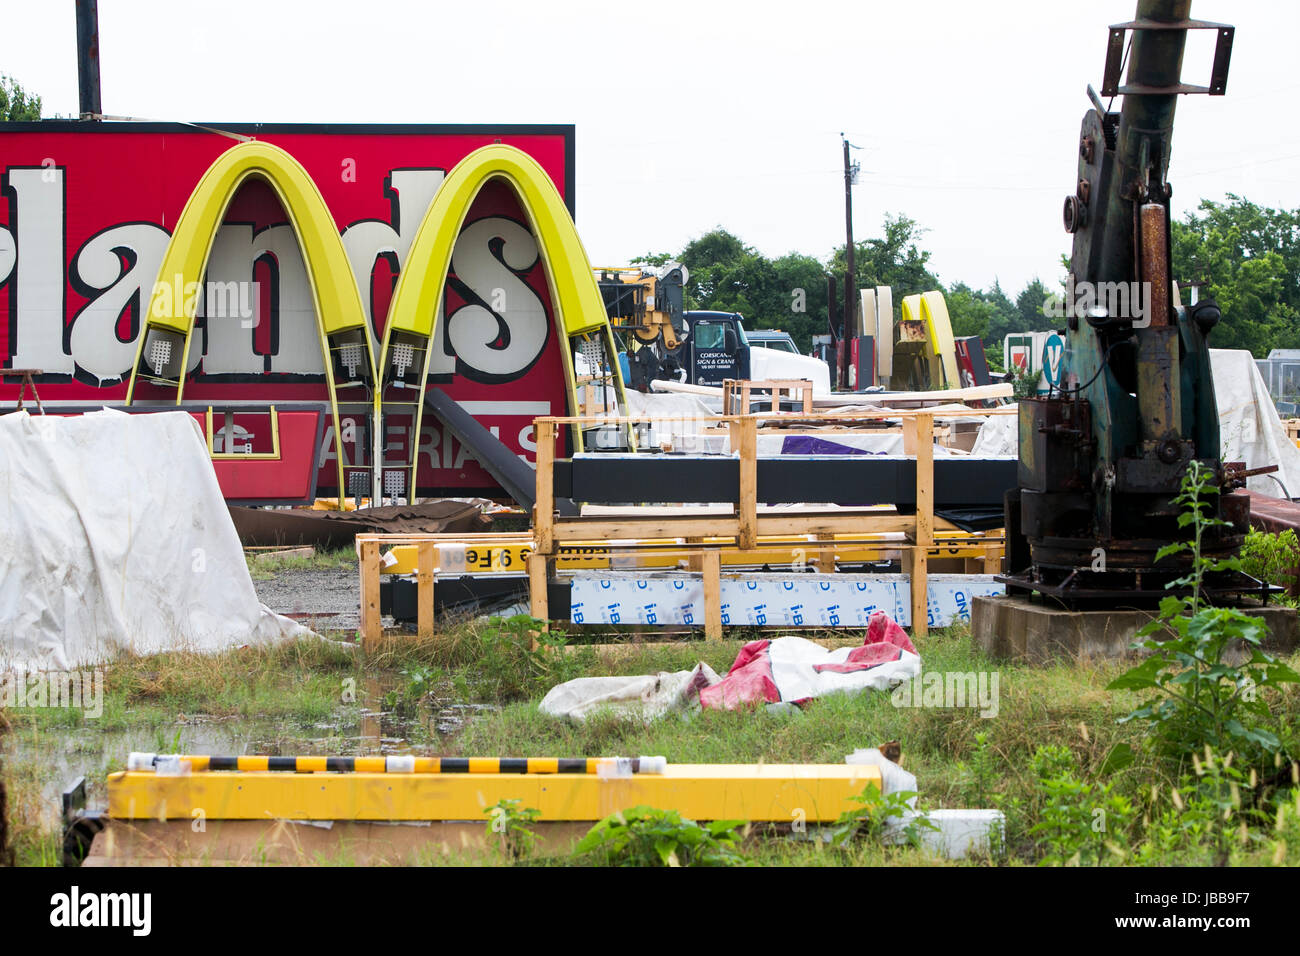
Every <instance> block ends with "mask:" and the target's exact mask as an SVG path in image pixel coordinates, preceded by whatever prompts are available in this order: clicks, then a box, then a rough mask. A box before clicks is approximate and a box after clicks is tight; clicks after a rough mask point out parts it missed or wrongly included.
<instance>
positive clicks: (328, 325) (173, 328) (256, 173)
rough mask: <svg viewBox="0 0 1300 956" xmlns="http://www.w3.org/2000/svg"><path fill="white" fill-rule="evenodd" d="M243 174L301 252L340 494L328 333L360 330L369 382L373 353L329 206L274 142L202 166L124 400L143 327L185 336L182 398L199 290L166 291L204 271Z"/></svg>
mask: <svg viewBox="0 0 1300 956" xmlns="http://www.w3.org/2000/svg"><path fill="white" fill-rule="evenodd" d="M250 178H260V179H262V180H264V181H265V182H266V183H267V184H268V185H269V186H270V187H271V189H272V190H274V192H275V194H276V197H277V198H278V199H279V200H280V205H281V206H282V207H283V208H284V211H285V213H286V214H287V215H288V217H289V224H290V225H291V226H292V227H293V232H294V235H295V236H296V237H297V239H298V246H299V248H300V249H301V251H302V258H303V263H304V264H305V265H306V267H307V279H308V283H307V284H308V286H309V287H310V288H311V293H312V300H313V304H314V305H315V307H316V323H317V331H318V332H319V338H320V346H321V358H322V360H323V362H324V366H325V380H326V383H327V384H328V386H329V396H330V410H331V413H332V415H333V420H334V436H335V438H334V441H335V449H336V452H337V453H336V455H335V460H336V462H337V464H338V474H339V496H340V499H342V497H343V496H344V495H346V493H347V490H346V488H345V487H344V483H343V454H342V447H341V431H340V429H339V411H338V398H337V395H336V392H335V385H334V373H333V363H332V362H331V359H330V339H331V337H333V336H337V335H342V334H345V333H349V332H359V333H360V336H359V338H360V342H361V343H362V344H363V345H364V348H365V352H366V360H367V362H368V371H369V373H370V379H371V381H374V374H375V359H374V353H373V351H372V350H371V348H370V335H369V330H368V329H367V327H366V314H365V309H364V308H363V307H362V305H361V293H360V290H359V289H358V288H357V283H356V280H355V279H354V278H353V275H352V267H351V265H350V264H349V262H348V257H347V253H346V251H345V250H344V248H343V241H342V239H341V238H340V237H339V230H338V226H337V225H336V224H335V222H334V217H333V216H331V215H330V211H329V207H328V206H326V205H325V199H324V197H322V196H321V194H320V190H319V189H318V188H317V187H316V183H315V182H314V181H313V180H312V178H311V176H310V175H308V173H307V171H306V170H305V169H303V168H302V165H301V164H300V163H299V162H298V161H297V160H296V159H294V158H293V157H292V156H291V155H289V153H287V152H285V151H284V150H283V149H280V148H279V147H278V146H273V145H271V144H270V143H263V142H258V141H255V140H254V141H249V142H244V143H239V144H237V145H235V146H232V147H231V148H230V149H228V150H226V151H225V152H224V153H222V154H221V155H220V156H218V157H217V158H216V160H215V161H214V162H213V163H212V165H211V166H209V167H208V169H207V172H205V173H204V174H203V178H202V179H200V180H199V184H198V185H197V186H196V187H195V188H194V192H192V193H191V194H190V198H189V199H188V200H187V201H186V203H185V208H184V209H183V210H182V211H181V215H180V218H179V219H178V220H176V228H175V230H174V231H173V232H172V236H171V239H170V240H169V241H168V243H167V251H166V252H165V253H164V255H163V260H162V266H161V267H160V268H159V270H158V280H157V281H156V282H155V283H154V287H153V292H152V294H151V297H150V300H149V310H148V312H147V313H146V320H145V323H144V328H143V329H141V331H140V336H139V341H138V344H137V345H136V356H135V364H134V365H133V366H132V368H131V381H130V384H129V385H128V386H127V393H126V404H128V405H130V404H131V400H132V398H133V395H134V392H135V380H136V373H137V372H138V370H139V368H140V356H141V353H142V352H143V350H144V345H145V340H146V339H147V338H148V333H149V330H150V329H159V330H163V331H168V332H173V333H177V334H179V335H181V336H183V337H184V341H185V345H184V349H183V352H182V357H181V366H180V377H179V380H178V381H177V383H176V404H177V405H179V404H181V401H182V398H183V396H184V391H185V371H186V369H187V368H188V366H189V352H190V338H191V335H192V333H193V331H194V313H195V311H196V307H197V305H198V297H197V296H195V295H190V294H188V292H187V293H186V294H181V295H174V294H173V290H177V291H179V290H188V289H192V288H198V285H197V284H198V283H199V282H201V281H202V280H203V276H204V274H205V272H206V271H207V267H208V258H209V256H210V255H211V254H212V245H213V243H214V242H215V240H216V235H217V230H218V229H219V228H220V227H221V221H222V219H224V218H225V215H226V209H227V208H228V207H229V206H230V203H231V201H232V200H233V199H234V198H235V194H236V193H237V192H238V191H239V188H240V186H242V185H243V184H244V183H245V182H246V181H247V180H248V179H250ZM191 283H193V285H191Z"/></svg>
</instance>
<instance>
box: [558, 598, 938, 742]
mask: <svg viewBox="0 0 1300 956" xmlns="http://www.w3.org/2000/svg"><path fill="white" fill-rule="evenodd" d="M920 673H921V657H920V655H919V654H917V652H916V648H915V647H913V646H912V642H911V641H910V640H909V639H908V637H907V634H906V632H905V631H904V630H903V629H902V628H901V627H899V626H898V624H897V623H895V622H894V621H893V620H892V619H891V618H890V617H889V615H887V614H884V613H877V614H875V615H873V616H872V618H871V621H870V623H869V624H868V625H867V629H866V634H865V637H864V639H863V642H862V644H861V645H859V646H857V647H841V648H838V649H836V650H833V651H832V650H827V649H826V648H824V647H822V646H821V645H820V644H816V643H814V642H812V641H809V640H805V639H804V638H802V637H778V638H776V639H775V640H770V641H750V642H749V643H748V644H746V645H745V646H744V647H742V648H741V649H740V652H739V653H738V654H737V655H736V660H735V663H733V664H732V665H731V669H730V670H729V671H727V676H726V677H723V678H719V677H718V675H717V674H716V673H714V671H713V670H712V669H711V668H710V667H709V665H708V664H705V663H704V662H702V661H701V662H700V663H699V664H697V665H695V669H694V670H689V671H677V672H675V673H659V674H649V675H644V676H636V677H580V678H578V679H576V680H571V681H565V682H564V683H563V684H558V685H556V686H555V687H552V688H551V690H550V692H549V693H548V694H547V695H546V697H545V698H543V700H542V702H541V704H540V705H539V707H540V709H541V711H542V713H544V714H549V715H551V716H552V717H562V718H568V719H570V720H578V721H581V720H585V719H587V718H588V717H591V716H592V715H594V714H597V713H612V714H615V715H617V716H620V717H634V718H641V719H644V720H646V721H650V720H653V719H655V718H657V717H662V716H663V715H664V714H667V713H671V712H679V713H680V712H684V711H693V710H695V709H697V708H699V707H707V708H712V709H715V710H735V709H738V708H745V707H757V706H761V705H763V704H781V705H789V704H802V703H804V702H806V701H809V700H811V699H813V698H815V697H822V696H824V695H826V694H840V693H848V694H854V693H861V692H862V691H864V690H888V689H890V688H891V687H894V686H896V685H898V684H901V683H903V682H905V681H908V680H911V679H912V678H914V677H916V676H917V675H918V674H920ZM882 759H883V758H882ZM850 762H853V761H850Z"/></svg>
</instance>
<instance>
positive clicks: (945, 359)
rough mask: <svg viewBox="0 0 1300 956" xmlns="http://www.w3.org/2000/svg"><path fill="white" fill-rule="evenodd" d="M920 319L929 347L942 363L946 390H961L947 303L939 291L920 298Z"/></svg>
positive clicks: (925, 294)
mask: <svg viewBox="0 0 1300 956" xmlns="http://www.w3.org/2000/svg"><path fill="white" fill-rule="evenodd" d="M921 318H922V320H924V322H925V328H926V331H927V332H929V334H930V347H931V348H932V349H934V354H935V355H937V356H939V361H940V362H942V363H943V377H944V379H946V382H945V385H946V387H948V388H961V375H960V374H959V373H958V371H957V345H956V343H955V342H954V341H953V337H952V320H951V319H949V318H948V303H947V302H946V301H944V298H943V293H942V292H939V291H937V290H936V291H933V292H926V293H924V294H922V296H921Z"/></svg>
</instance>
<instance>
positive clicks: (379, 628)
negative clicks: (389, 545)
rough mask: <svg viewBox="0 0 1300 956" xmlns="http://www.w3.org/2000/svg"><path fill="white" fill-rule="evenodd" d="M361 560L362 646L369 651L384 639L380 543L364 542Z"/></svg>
mask: <svg viewBox="0 0 1300 956" xmlns="http://www.w3.org/2000/svg"><path fill="white" fill-rule="evenodd" d="M358 547H359V551H360V555H361V560H360V562H359V564H360V569H359V573H360V575H361V628H360V629H361V646H362V647H363V648H364V649H365V650H367V651H369V650H373V649H374V647H375V646H376V645H377V644H378V643H379V640H380V638H382V637H383V633H384V631H383V622H382V620H381V619H380V616H379V542H378V541H362V542H360V544H359V546H358Z"/></svg>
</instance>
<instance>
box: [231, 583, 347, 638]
mask: <svg viewBox="0 0 1300 956" xmlns="http://www.w3.org/2000/svg"><path fill="white" fill-rule="evenodd" d="M253 586H254V587H255V588H256V589H257V596H258V597H259V598H260V599H261V601H262V603H263V604H265V605H266V606H267V607H269V608H270V609H271V610H272V611H275V612H277V613H279V614H284V615H286V616H288V617H292V618H294V619H295V620H299V621H301V622H302V623H303V624H306V625H307V626H308V627H310V628H312V629H313V630H315V631H320V632H323V631H355V630H356V629H357V628H358V627H359V626H360V623H361V582H360V580H359V578H358V575H357V569H356V568H355V567H351V568H326V569H317V568H305V569H299V568H295V569H288V568H286V569H282V570H277V571H275V572H274V573H273V576H272V577H269V578H263V579H261V580H259V579H257V578H254V580H253Z"/></svg>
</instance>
